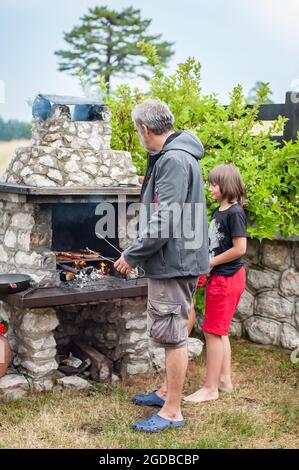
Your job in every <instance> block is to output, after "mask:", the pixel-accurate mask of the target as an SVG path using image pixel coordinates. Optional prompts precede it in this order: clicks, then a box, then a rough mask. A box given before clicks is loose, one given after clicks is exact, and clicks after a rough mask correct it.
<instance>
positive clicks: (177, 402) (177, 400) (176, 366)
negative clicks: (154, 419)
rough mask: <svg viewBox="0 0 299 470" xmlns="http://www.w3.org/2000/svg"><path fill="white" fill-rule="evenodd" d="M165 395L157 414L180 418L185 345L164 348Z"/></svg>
mask: <svg viewBox="0 0 299 470" xmlns="http://www.w3.org/2000/svg"><path fill="white" fill-rule="evenodd" d="M165 362H166V377H167V385H168V389H167V395H166V401H165V403H164V405H163V407H162V408H161V410H160V411H159V413H158V414H159V416H162V418H166V419H171V420H179V421H180V420H182V419H183V416H182V410H181V400H182V391H183V385H184V381H185V377H186V372H187V367H188V348H187V346H185V347H183V348H178V349H170V348H169V349H165Z"/></svg>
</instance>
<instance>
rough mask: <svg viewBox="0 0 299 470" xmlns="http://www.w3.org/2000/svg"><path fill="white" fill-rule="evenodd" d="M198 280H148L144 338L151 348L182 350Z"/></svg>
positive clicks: (181, 278)
mask: <svg viewBox="0 0 299 470" xmlns="http://www.w3.org/2000/svg"><path fill="white" fill-rule="evenodd" d="M198 279H199V276H188V277H176V278H170V279H151V278H149V279H148V303H147V334H148V336H149V337H150V339H151V340H152V342H153V344H154V345H155V346H159V347H162V348H182V347H185V346H186V345H187V342H188V321H189V315H190V311H191V306H192V302H193V296H194V293H195V290H196V287H197V282H198Z"/></svg>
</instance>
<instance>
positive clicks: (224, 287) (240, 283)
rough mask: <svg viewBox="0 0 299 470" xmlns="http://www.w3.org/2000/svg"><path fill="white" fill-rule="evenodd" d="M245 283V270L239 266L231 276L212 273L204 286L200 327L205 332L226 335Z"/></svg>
mask: <svg viewBox="0 0 299 470" xmlns="http://www.w3.org/2000/svg"><path fill="white" fill-rule="evenodd" d="M245 285H246V272H245V269H244V267H242V268H240V269H239V271H237V272H236V273H235V274H233V275H232V276H227V277H226V276H220V275H219V274H212V275H211V276H210V280H209V282H208V283H207V286H206V307H205V318H204V322H203V326H202V329H203V331H204V332H206V333H211V334H213V335H217V336H227V335H228V330H229V327H230V322H231V320H232V318H233V315H234V313H235V311H236V309H237V306H238V303H239V300H240V297H241V295H242V294H243V292H244V289H245Z"/></svg>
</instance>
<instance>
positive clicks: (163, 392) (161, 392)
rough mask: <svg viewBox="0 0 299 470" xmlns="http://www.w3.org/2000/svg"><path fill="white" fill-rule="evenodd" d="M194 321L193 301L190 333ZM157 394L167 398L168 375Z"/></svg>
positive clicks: (189, 324)
mask: <svg viewBox="0 0 299 470" xmlns="http://www.w3.org/2000/svg"><path fill="white" fill-rule="evenodd" d="M194 322H195V308H194V304H193V303H192V307H191V311H190V315H189V323H188V335H190V333H191V331H192V330H193V326H194ZM156 394H157V395H158V397H160V398H163V400H165V398H166V395H167V377H165V380H164V382H163V384H162V385H161V387H159V388H158V390H157V391H156Z"/></svg>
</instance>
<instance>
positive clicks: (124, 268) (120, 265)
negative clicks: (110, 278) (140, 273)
mask: <svg viewBox="0 0 299 470" xmlns="http://www.w3.org/2000/svg"><path fill="white" fill-rule="evenodd" d="M114 267H115V269H116V271H118V272H120V273H122V274H129V273H130V272H131V271H132V270H133V268H131V266H130V265H129V264H128V263H127V262H126V260H125V257H124V255H121V257H120V258H118V260H117V261H115V263H114Z"/></svg>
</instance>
